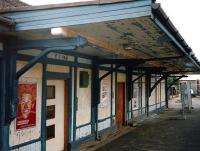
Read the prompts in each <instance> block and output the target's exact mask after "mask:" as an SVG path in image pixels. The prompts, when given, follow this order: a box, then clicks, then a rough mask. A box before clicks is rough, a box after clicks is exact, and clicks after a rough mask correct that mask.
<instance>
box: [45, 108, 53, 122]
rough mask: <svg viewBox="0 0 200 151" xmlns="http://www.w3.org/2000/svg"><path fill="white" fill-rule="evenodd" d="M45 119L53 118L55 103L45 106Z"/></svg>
mask: <svg viewBox="0 0 200 151" xmlns="http://www.w3.org/2000/svg"><path fill="white" fill-rule="evenodd" d="M46 112H47V113H46V119H47V120H49V119H53V118H55V105H50V106H47V110H46Z"/></svg>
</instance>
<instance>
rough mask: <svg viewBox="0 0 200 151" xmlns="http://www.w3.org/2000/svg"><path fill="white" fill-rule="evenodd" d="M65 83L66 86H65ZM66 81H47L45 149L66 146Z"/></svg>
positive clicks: (54, 149)
mask: <svg viewBox="0 0 200 151" xmlns="http://www.w3.org/2000/svg"><path fill="white" fill-rule="evenodd" d="M66 85H67V86H66ZM66 90H67V91H66ZM66 98H68V82H66V81H64V80H48V81H47V102H46V103H47V108H46V110H47V116H46V120H47V121H46V134H47V135H46V150H47V151H63V150H65V149H66V148H67V146H65V145H66V143H65V141H67V140H66V138H67V137H68V136H67V133H66V127H67V126H68V124H67V121H68V120H66V118H65V117H68V115H66V114H67V113H68V111H67V110H65V109H66V106H67V105H68V104H67V103H66V102H68V101H66Z"/></svg>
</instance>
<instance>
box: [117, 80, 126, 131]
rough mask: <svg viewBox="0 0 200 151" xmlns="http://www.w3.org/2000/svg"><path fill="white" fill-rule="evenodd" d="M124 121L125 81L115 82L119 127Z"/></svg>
mask: <svg viewBox="0 0 200 151" xmlns="http://www.w3.org/2000/svg"><path fill="white" fill-rule="evenodd" d="M124 121H125V83H121V82H120V83H117V124H118V126H119V128H121V127H122V126H123V125H124Z"/></svg>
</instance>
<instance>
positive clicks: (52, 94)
mask: <svg viewBox="0 0 200 151" xmlns="http://www.w3.org/2000/svg"><path fill="white" fill-rule="evenodd" d="M46 94H47V95H46V97H47V99H55V85H48V86H47V93H46Z"/></svg>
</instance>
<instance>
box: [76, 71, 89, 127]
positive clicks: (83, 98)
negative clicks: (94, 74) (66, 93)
mask: <svg viewBox="0 0 200 151" xmlns="http://www.w3.org/2000/svg"><path fill="white" fill-rule="evenodd" d="M77 71H78V72H77V97H78V110H77V112H76V116H77V118H76V119H77V121H76V125H77V126H79V125H82V124H86V123H89V122H90V121H91V70H90V69H83V68H79V69H78V70H77ZM80 71H87V72H88V73H89V86H88V87H87V88H80V87H79V79H80Z"/></svg>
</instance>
